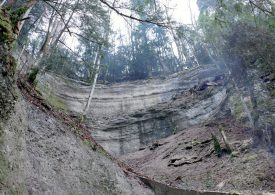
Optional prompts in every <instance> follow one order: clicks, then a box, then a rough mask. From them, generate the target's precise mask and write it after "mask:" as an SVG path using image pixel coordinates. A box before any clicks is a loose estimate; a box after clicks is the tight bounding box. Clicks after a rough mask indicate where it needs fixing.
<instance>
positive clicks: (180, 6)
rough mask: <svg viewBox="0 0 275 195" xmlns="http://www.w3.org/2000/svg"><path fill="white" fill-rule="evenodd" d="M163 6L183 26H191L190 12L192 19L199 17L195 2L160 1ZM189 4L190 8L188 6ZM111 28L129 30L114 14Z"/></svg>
mask: <svg viewBox="0 0 275 195" xmlns="http://www.w3.org/2000/svg"><path fill="white" fill-rule="evenodd" d="M162 1H163V3H164V4H165V5H167V6H168V7H170V8H173V9H172V10H171V13H170V14H172V18H173V19H174V20H176V21H177V22H180V23H183V24H191V23H192V20H191V12H190V8H191V11H192V15H193V17H194V19H196V18H197V17H198V15H199V10H198V7H197V4H196V0H162ZM189 2H190V6H189ZM111 18H112V24H113V25H112V26H113V30H115V31H122V32H123V31H125V28H126V29H127V28H129V25H128V26H127V23H126V22H125V20H124V19H123V18H122V17H121V16H118V15H117V14H116V13H113V14H112V17H111Z"/></svg>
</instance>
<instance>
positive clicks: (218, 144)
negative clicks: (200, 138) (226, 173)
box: [211, 134, 222, 157]
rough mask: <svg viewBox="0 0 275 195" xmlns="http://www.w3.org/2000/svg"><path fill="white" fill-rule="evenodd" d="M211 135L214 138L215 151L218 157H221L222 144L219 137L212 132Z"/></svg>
mask: <svg viewBox="0 0 275 195" xmlns="http://www.w3.org/2000/svg"><path fill="white" fill-rule="evenodd" d="M211 136H212V140H213V143H214V150H215V153H216V155H217V156H218V157H221V155H222V148H221V144H220V142H219V140H218V138H217V137H216V136H215V135H214V134H211Z"/></svg>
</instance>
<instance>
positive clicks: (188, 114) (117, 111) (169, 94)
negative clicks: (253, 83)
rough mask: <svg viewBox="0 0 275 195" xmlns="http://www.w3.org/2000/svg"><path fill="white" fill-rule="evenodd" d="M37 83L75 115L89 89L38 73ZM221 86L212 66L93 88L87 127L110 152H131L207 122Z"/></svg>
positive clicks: (222, 94)
mask: <svg viewBox="0 0 275 195" xmlns="http://www.w3.org/2000/svg"><path fill="white" fill-rule="evenodd" d="M56 79H57V81H56ZM39 81H40V82H39V85H38V89H40V91H41V92H42V93H43V94H44V96H46V97H47V96H48V97H51V98H52V97H54V98H52V99H60V101H62V103H60V104H61V105H66V106H64V107H65V108H67V109H68V110H69V111H72V112H74V113H75V114H76V115H80V113H81V112H82V109H83V108H84V105H85V103H86V101H87V98H88V94H89V89H90V87H89V86H87V85H84V84H83V83H81V82H75V81H73V80H69V79H64V78H59V77H57V76H54V75H53V74H45V75H42V76H40V78H39ZM207 83H209V85H208V84H207ZM225 84H226V79H225V77H224V75H223V74H222V73H221V71H220V70H219V69H217V68H216V67H215V66H204V67H200V68H197V69H194V70H191V71H187V72H184V73H181V74H178V75H174V76H170V77H168V78H166V79H152V80H147V81H135V82H125V83H118V84H112V85H102V84H99V85H97V86H96V90H95V93H94V98H93V101H92V105H91V109H90V111H89V112H88V116H87V125H88V126H89V127H90V129H91V133H92V134H93V136H94V138H95V139H96V140H97V141H98V142H99V143H100V144H101V145H102V146H103V147H104V148H105V149H106V150H107V151H109V152H110V153H111V154H113V155H116V156H119V155H121V154H125V153H129V152H133V151H137V150H138V149H139V148H141V147H143V146H144V145H147V144H149V143H152V142H153V141H155V140H157V139H160V138H164V137H167V136H169V135H172V134H173V133H176V132H178V131H179V130H182V129H184V128H187V127H189V126H192V125H195V124H198V123H201V122H203V121H206V120H210V119H211V118H213V116H214V115H215V114H216V113H217V112H218V111H219V109H220V107H221V105H222V104H223V103H224V101H225V99H226V97H227V92H226V87H225ZM45 89H47V90H45ZM192 89H195V90H193V91H192ZM51 98H50V99H51ZM64 107H63V108H64Z"/></svg>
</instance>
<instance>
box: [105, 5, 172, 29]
mask: <svg viewBox="0 0 275 195" xmlns="http://www.w3.org/2000/svg"><path fill="white" fill-rule="evenodd" d="M100 2H101V3H103V4H104V5H106V6H107V7H108V8H110V9H111V10H113V11H115V12H116V13H117V14H118V15H121V16H122V17H125V18H129V19H132V20H136V21H138V22H142V23H150V24H155V25H157V26H161V27H167V24H166V23H165V22H158V21H154V20H150V19H141V18H137V17H135V16H132V15H127V14H124V13H122V12H120V11H119V10H118V9H116V8H115V7H113V6H112V5H111V4H109V3H108V2H107V1H105V0H100Z"/></svg>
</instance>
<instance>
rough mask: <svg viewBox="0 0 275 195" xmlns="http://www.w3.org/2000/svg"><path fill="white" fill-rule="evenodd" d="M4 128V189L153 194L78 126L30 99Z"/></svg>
mask: <svg viewBox="0 0 275 195" xmlns="http://www.w3.org/2000/svg"><path fill="white" fill-rule="evenodd" d="M3 131H4V139H3V145H4V153H5V157H6V159H7V162H8V166H9V172H7V175H6V176H7V177H6V181H5V183H6V184H5V185H6V186H7V189H6V190H4V191H3V190H2V193H3V192H5V191H6V192H7V193H11V192H14V193H18V194H95V195H98V194H104V195H105V194H127V195H128V194H137V195H139V194H153V192H152V191H151V190H150V189H149V188H147V187H146V186H145V185H144V184H142V182H141V181H139V180H138V179H136V178H134V177H132V176H129V175H128V176H127V175H126V174H125V173H124V172H123V171H122V169H121V168H120V167H119V166H118V165H117V164H116V163H114V162H113V161H112V160H111V159H110V158H108V155H106V154H105V153H104V151H102V150H98V149H93V147H91V145H90V144H89V143H88V141H86V142H85V141H83V140H82V139H80V138H78V137H77V136H76V134H75V133H73V132H75V131H76V130H75V129H74V128H73V127H70V126H67V125H64V124H63V123H62V122H60V121H58V120H57V119H55V118H54V117H52V116H50V115H49V114H47V113H45V112H43V111H41V110H40V109H39V108H37V107H36V106H34V105H32V104H31V103H29V102H28V101H26V100H21V99H20V101H18V103H17V104H16V107H15V112H14V114H13V115H12V116H11V118H10V119H9V120H8V122H7V123H6V125H5V126H4V129H3ZM8 186H9V187H8Z"/></svg>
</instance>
